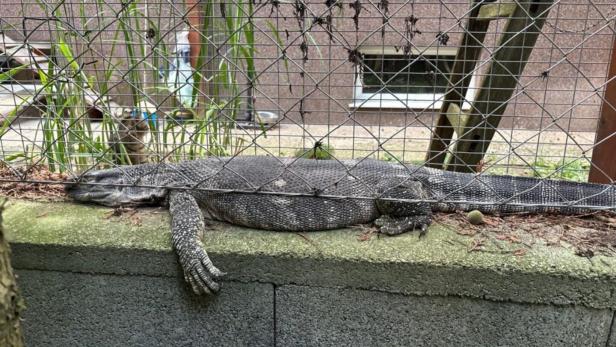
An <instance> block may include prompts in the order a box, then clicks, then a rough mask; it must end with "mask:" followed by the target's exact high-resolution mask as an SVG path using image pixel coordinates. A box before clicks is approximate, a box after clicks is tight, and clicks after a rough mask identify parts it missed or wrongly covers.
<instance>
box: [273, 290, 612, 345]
mask: <svg viewBox="0 0 616 347" xmlns="http://www.w3.org/2000/svg"><path fill="white" fill-rule="evenodd" d="M276 320H277V323H276V328H277V341H278V344H279V345H281V346H297V345H302V346H504V345H508V346H605V345H606V342H607V339H608V331H609V327H610V323H611V320H612V312H611V311H610V310H606V309H603V310H599V309H591V308H585V307H581V306H552V305H534V304H517V303H511V302H500V303H497V302H492V301H487V300H480V299H469V298H460V297H440V296H423V297H418V296H406V295H400V294H391V293H383V292H375V291H366V290H357V289H333V288H315V287H304V286H282V287H278V288H276Z"/></svg>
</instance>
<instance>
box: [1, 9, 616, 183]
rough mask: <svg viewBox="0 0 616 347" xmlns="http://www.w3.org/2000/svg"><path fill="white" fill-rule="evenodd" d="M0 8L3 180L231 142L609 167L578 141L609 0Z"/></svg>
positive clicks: (590, 112)
mask: <svg viewBox="0 0 616 347" xmlns="http://www.w3.org/2000/svg"><path fill="white" fill-rule="evenodd" d="M0 12H1V13H3V16H2V18H0V54H1V56H0V59H1V60H0V64H1V70H0V82H1V83H0V122H1V123H0V161H1V163H2V166H3V172H4V173H3V174H2V177H1V178H0V180H2V181H4V182H41V183H45V182H47V183H53V181H54V179H55V178H57V177H59V176H61V177H67V178H71V179H79V177H81V175H83V174H84V173H86V172H88V171H91V170H93V169H103V168H112V167H116V166H120V165H127V164H141V163H152V164H161V163H168V162H180V161H185V160H193V159H198V158H203V157H237V156H247V155H258V156H264V155H267V156H273V157H276V158H279V157H303V158H312V159H333V160H345V159H358V160H360V161H361V160H363V159H365V158H373V159H378V160H381V161H389V162H395V163H398V164H413V165H417V166H419V167H431V168H438V169H443V170H448V171H459V172H473V173H480V174H481V175H485V174H497V175H515V176H531V177H539V178H551V179H566V180H573V181H587V180H588V174H589V171H590V170H591V169H592V168H595V170H598V172H599V174H600V175H601V176H604V178H603V182H611V178H612V177H611V176H610V172H609V168H607V169H606V167H605V166H601V165H598V164H597V160H594V161H593V150H594V149H595V148H596V147H597V146H600V145H603V146H607V145H608V144H609V143H610V142H611V138H612V137H613V135H614V130H613V129H612V130H609V129H607V128H605V127H604V129H607V133H606V134H603V135H602V136H600V137H599V138H598V137H597V129H601V127H602V125H601V124H603V123H602V122H601V115H602V114H609V112H612V113H611V114H613V112H616V105H615V104H614V103H615V102H616V97H614V96H611V97H610V96H609V95H608V94H609V93H607V89H608V87H609V85H610V83H612V84H613V83H614V79H615V78H616V77H615V75H616V73H610V63H611V64H612V65H615V66H616V61H613V60H612V49H613V45H614V37H615V35H614V30H615V24H614V22H615V18H616V5H614V3H613V2H612V1H607V0H604V1H596V0H533V1H518V0H510V1H505V0H501V1H471V2H469V1H459V0H425V1H419V0H408V1H391V0H380V1H379V0H375V1H371V0H354V1H346V0H345V1H335V0H325V1H321V2H315V1H303V0H292V1H286V0H270V1H260V0H256V1H253V0H246V1H244V0H237V1H235V0H230V1H226V0H221V1H216V2H211V1H194V0H187V1H186V2H185V3H178V2H174V1H149V0H136V1H124V2H114V1H108V0H100V1H91V2H90V1H89V2H85V1H82V2H79V1H72V0H70V1H42V0H41V1H33V0H22V1H14V0H8V1H6V0H0ZM613 94H616V93H613ZM607 151H608V152H609V151H610V149H609V148H608V149H607ZM225 160H226V159H225ZM281 163H282V161H281ZM285 165H286V164H285ZM615 165H616V164H615ZM33 168H36V169H33ZM40 168H43V169H44V170H45V171H46V172H50V173H58V175H55V174H49V175H47V176H45V175H43V176H41V175H40ZM478 177H481V176H478Z"/></svg>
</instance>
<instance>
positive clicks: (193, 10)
mask: <svg viewBox="0 0 616 347" xmlns="http://www.w3.org/2000/svg"><path fill="white" fill-rule="evenodd" d="M186 18H187V19H188V24H190V29H189V31H188V42H190V65H191V66H192V67H193V69H196V68H197V62H198V59H199V53H200V51H201V33H200V32H199V30H201V4H200V1H199V0H186Z"/></svg>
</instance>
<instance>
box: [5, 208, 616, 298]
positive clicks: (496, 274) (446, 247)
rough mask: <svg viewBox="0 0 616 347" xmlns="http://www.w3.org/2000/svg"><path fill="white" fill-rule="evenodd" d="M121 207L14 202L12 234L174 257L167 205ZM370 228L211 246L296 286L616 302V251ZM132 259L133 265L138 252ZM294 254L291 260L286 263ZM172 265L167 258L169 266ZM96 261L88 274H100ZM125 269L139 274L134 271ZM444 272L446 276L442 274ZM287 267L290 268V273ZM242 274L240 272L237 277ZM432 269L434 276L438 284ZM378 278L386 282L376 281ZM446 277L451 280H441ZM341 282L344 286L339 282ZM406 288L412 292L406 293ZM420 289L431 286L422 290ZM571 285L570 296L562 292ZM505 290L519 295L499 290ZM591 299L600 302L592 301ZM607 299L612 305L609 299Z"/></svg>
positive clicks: (255, 234) (241, 265)
mask: <svg viewBox="0 0 616 347" xmlns="http://www.w3.org/2000/svg"><path fill="white" fill-rule="evenodd" d="M111 212H112V210H111V209H109V208H101V207H93V206H85V205H76V204H69V203H41V202H29V201H12V202H11V203H10V205H9V206H8V208H7V209H6V214H5V216H6V218H5V220H6V229H7V231H8V232H10V233H11V236H10V237H11V239H12V242H13V243H14V244H17V245H19V244H26V245H29V246H32V245H37V246H38V245H41V246H45V245H58V246H69V247H79V248H80V249H89V248H94V249H96V248H106V249H109V248H111V249H122V250H125V253H128V254H131V253H132V252H133V250H135V251H136V250H140V251H143V250H145V251H147V250H151V251H157V252H159V251H163V252H165V253H170V252H169V251H170V250H171V244H170V232H169V217H168V213H167V211H165V210H163V209H145V210H140V211H139V212H137V213H136V214H135V215H134V216H132V217H131V216H130V214H124V215H122V216H119V217H110V216H109V215H110V214H111ZM362 232H363V230H361V229H359V228H349V229H344V230H335V231H324V232H306V233H301V234H298V233H284V232H269V231H259V230H251V229H247V228H240V227H236V226H231V225H228V224H221V223H216V224H213V225H211V226H210V230H208V231H207V232H206V233H205V237H204V243H205V245H206V248H207V251H208V252H209V253H210V255H212V258H213V259H214V261H215V262H217V263H222V265H223V269H224V270H228V271H229V273H230V276H231V277H232V278H236V279H238V280H257V281H273V282H276V281H278V280H280V279H281V278H282V277H284V276H286V277H285V278H286V279H285V280H284V281H288V282H290V283H297V281H299V282H302V281H305V282H308V283H311V282H313V281H315V280H316V281H320V280H321V278H326V277H327V278H330V279H333V280H327V281H325V282H323V283H321V284H322V285H343V286H345V285H347V284H348V283H351V282H352V283H353V284H348V285H349V286H359V287H362V288H379V289H383V288H385V289H386V290H388V291H400V292H409V293H420V294H421V293H430V294H439V295H441V294H447V295H449V294H459V295H469V296H475V297H478V296H482V297H487V296H492V297H497V298H499V299H502V300H510V299H511V300H514V301H524V300H525V299H524V298H525V297H526V296H527V295H530V296H533V299H532V300H531V299H529V300H530V301H531V302H542V300H544V299H545V300H546V301H548V302H558V303H564V304H568V303H582V304H589V305H590V306H593V307H612V306H616V298H614V295H613V289H610V288H614V287H616V259H615V258H613V257H606V256H596V257H594V258H592V259H587V258H583V257H579V256H577V255H575V254H574V252H573V251H572V250H571V249H567V248H563V247H548V246H540V245H535V246H533V247H532V248H530V249H528V251H527V252H526V253H525V254H524V255H521V256H516V255H514V254H513V252H511V251H513V250H515V249H517V248H520V245H515V244H509V243H506V242H498V241H494V243H492V244H488V245H487V248H486V249H485V250H483V251H480V252H469V251H468V249H469V248H470V243H471V242H472V239H471V238H468V237H465V236H462V235H459V234H458V233H456V232H454V231H452V230H450V229H448V228H446V227H443V226H440V225H435V226H433V227H432V228H431V229H430V231H429V232H428V234H427V236H426V237H424V238H422V239H419V237H418V235H417V233H409V234H404V235H401V236H397V237H384V236H381V237H377V236H376V235H374V236H372V237H371V238H369V239H368V240H365V241H360V238H361V237H360V236H361V235H362ZM108 258H110V257H109V256H107V257H106V258H105V260H107V259H108ZM127 259H129V260H127V261H129V262H130V261H131V260H130V259H131V258H130V257H129V258H127ZM285 259H287V260H288V261H286V263H285ZM169 261H170V259H168V258H165V260H164V261H161V263H163V262H169ZM110 262H111V261H110ZM41 263H43V261H41ZM288 264H293V265H292V266H291V265H288ZM323 264H325V265H323ZM332 264H346V265H344V266H342V265H340V266H342V267H348V268H349V269H353V268H354V267H356V266H358V267H360V268H361V267H364V268H365V269H367V270H366V275H365V276H366V279H367V283H366V284H365V285H364V284H363V283H364V281H363V280H362V279H358V278H356V277H358V276H362V275H356V274H354V275H353V276H354V278H349V279H348V281H347V280H346V279H344V278H345V276H351V275H348V274H340V273H337V271H339V270H337V269H338V268H337V267H336V266H338V265H332ZM93 266H94V268H90V270H87V271H95V270H96V268H95V265H93ZM144 266H148V264H145V265H144ZM266 267H267V268H266ZM321 267H323V268H321ZM92 269H94V270H92ZM246 269H249V270H246ZM325 269H327V271H329V272H328V273H327V276H324V275H321V273H320V272H323V271H325ZM388 269H391V270H388ZM435 269H437V270H435ZM438 269H441V270H438ZM84 271H86V270H84ZM122 271H123V272H127V273H130V272H131V271H129V270H125V269H124V268H122ZM135 271H137V270H135ZM139 271H141V270H139ZM302 271H312V272H314V273H313V274H308V273H302ZM352 271H354V270H352ZM439 271H440V275H437V272H439ZM133 272H134V271H133ZM255 272H260V273H258V274H255ZM282 272H285V273H286V274H285V275H284V276H282V277H281V275H280V273H282ZM368 272H371V274H368ZM382 272H385V273H382ZM388 272H389V273H391V274H392V275H391V276H394V277H399V276H408V278H407V279H404V278H391V276H387V273H388ZM233 273H235V274H237V277H233ZM359 273H361V271H360V272H359ZM148 274H149V272H148ZM401 274H402V275H401ZM432 274H433V276H434V279H433V280H432V282H430V281H431V279H430V276H432ZM468 274H471V275H472V276H475V275H476V278H475V277H468V276H469V275H468ZM473 274H474V275H473ZM513 275H515V276H517V277H515V276H514V277H512V276H513ZM259 276H261V277H259ZM328 276H329V277H328ZM371 276H372V278H373V279H374V280H375V281H377V282H379V281H380V282H379V283H380V284H379V283H377V284H375V283H369V278H370V277H371ZM438 276H441V278H440V279H438V280H437V279H436V277H438ZM456 276H460V278H456ZM499 278H500V279H502V281H501V282H502V283H500V284H498V283H495V284H494V288H500V289H498V290H496V291H494V290H492V291H490V290H489V288H487V287H486V286H490V285H491V284H490V281H497V280H498V279H499ZM542 278H551V280H550V281H552V282H550V283H551V284H549V285H548V282H549V281H547V282H545V281H543V280H541V279H542ZM338 280H339V281H340V283H336V281H338ZM439 281H440V282H439ZM512 281H514V282H515V281H526V282H529V283H522V285H523V288H524V289H521V288H522V287H519V288H513V287H514V286H517V284H516V283H514V282H512ZM533 281H538V282H536V283H534V282H533ZM381 282H383V283H381ZM413 282H416V283H413ZM420 282H421V283H423V284H420ZM457 282H459V283H457ZM480 282H481V283H480ZM544 282H545V283H544ZM574 282H575V284H574ZM388 283H389V284H388ZM392 283H393V284H392ZM431 283H434V288H431V287H430V286H431V285H432V284H431ZM563 283H564V284H563ZM567 283H571V288H570V291H567V290H566V288H564V289H563V288H559V286H566V285H567ZM400 286H401V287H404V288H399V289H398V288H397V287H400ZM417 286H424V287H422V288H421V289H417V288H418V287H417ZM462 286H464V287H465V288H462ZM499 286H500V287H499ZM468 287H473V288H470V289H469V288H468ZM494 288H492V289H494ZM508 288H511V289H508ZM534 288H537V289H536V290H535V289H534ZM580 288H589V289H588V290H590V291H592V292H591V293H586V292H583V290H585V289H580ZM416 289H417V290H416ZM561 290H562V291H564V292H563V293H561V292H560V291H561ZM580 290H582V292H580ZM499 291H500V292H503V291H510V292H509V293H501V294H499ZM519 291H536V293H520V292H519ZM486 293H491V294H489V295H487V294H486ZM610 293H611V294H610ZM590 296H592V298H591V299H588V297H590ZM604 297H605V298H604ZM602 300H607V301H606V302H605V303H601V302H599V301H602Z"/></svg>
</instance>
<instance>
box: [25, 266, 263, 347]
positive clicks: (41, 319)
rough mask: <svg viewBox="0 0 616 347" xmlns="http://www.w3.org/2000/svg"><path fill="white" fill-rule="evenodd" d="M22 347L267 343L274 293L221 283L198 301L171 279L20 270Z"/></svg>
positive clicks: (254, 285) (256, 286) (255, 286)
mask: <svg viewBox="0 0 616 347" xmlns="http://www.w3.org/2000/svg"><path fill="white" fill-rule="evenodd" d="M17 273H18V276H19V285H20V287H21V290H22V292H23V294H24V297H25V300H26V305H27V308H26V310H25V311H24V324H23V327H24V333H25V337H26V345H27V346H45V347H50V346H62V347H66V346H222V345H233V346H241V345H251V346H271V345H273V343H274V335H273V331H274V319H273V299H274V296H273V288H272V286H271V285H268V284H258V283H251V284H243V283H233V282H227V283H224V291H223V292H222V293H221V294H220V295H218V296H214V297H198V296H196V295H194V294H193V293H191V292H189V291H188V286H186V285H185V283H184V281H183V279H180V278H177V277H148V276H116V275H89V274H79V273H66V272H55V271H32V270H19V271H17Z"/></svg>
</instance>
